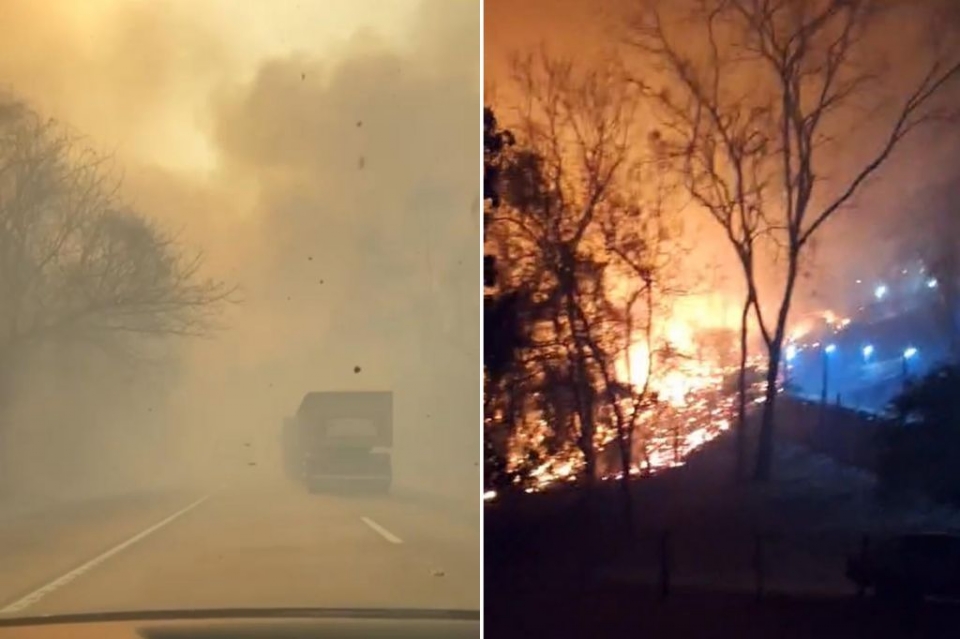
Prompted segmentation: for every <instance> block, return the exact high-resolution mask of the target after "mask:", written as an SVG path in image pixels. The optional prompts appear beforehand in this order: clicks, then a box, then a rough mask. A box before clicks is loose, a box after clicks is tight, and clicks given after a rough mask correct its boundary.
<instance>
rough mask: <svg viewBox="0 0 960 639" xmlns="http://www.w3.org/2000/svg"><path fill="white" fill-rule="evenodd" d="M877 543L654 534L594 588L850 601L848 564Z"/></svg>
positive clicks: (825, 536) (822, 535)
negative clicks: (607, 586) (846, 598)
mask: <svg viewBox="0 0 960 639" xmlns="http://www.w3.org/2000/svg"><path fill="white" fill-rule="evenodd" d="M870 543H871V541H870V538H869V537H867V536H865V535H862V534H857V533H851V532H832V533H830V532H822V531H816V532H814V531H796V532H777V531H759V530H758V531H753V532H745V531H740V532H734V531H728V532H726V533H723V532H719V531H713V534H710V531H703V530H683V529H672V530H659V531H656V530H651V531H645V532H642V533H639V534H637V535H636V536H634V538H633V540H632V542H631V543H628V544H624V545H622V546H620V549H619V551H618V552H616V553H614V554H612V555H611V556H608V557H607V558H606V560H605V561H602V562H599V564H598V565H597V566H596V568H595V569H594V570H592V571H591V572H592V573H593V579H592V581H593V582H595V583H596V582H601V583H608V584H609V583H624V584H631V585H637V586H646V587H649V588H650V589H652V590H656V591H657V592H658V593H659V595H660V596H661V597H669V596H670V595H671V594H672V593H673V592H675V591H677V590H709V591H711V592H749V593H752V594H754V595H755V596H756V597H758V598H762V597H764V596H766V595H769V594H814V595H849V594H853V593H855V592H856V588H855V586H854V584H853V583H852V582H851V581H850V580H849V579H848V578H847V576H846V564H847V559H848V558H849V557H851V556H853V555H856V554H859V553H861V552H863V550H864V549H865V548H866V547H867V546H868V545H869V544H870Z"/></svg>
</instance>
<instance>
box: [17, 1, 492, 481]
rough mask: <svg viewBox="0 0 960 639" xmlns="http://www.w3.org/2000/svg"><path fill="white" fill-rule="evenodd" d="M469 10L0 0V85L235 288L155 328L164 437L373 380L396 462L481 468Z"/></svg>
mask: <svg viewBox="0 0 960 639" xmlns="http://www.w3.org/2000/svg"><path fill="white" fill-rule="evenodd" d="M479 7H480V5H479V3H478V1H477V0H377V1H376V2H357V1H356V0H353V1H350V0H323V1H318V0H300V1H293V0H270V1H267V0H89V1H85V2H75V1H72V0H49V1H46V2H34V1H32V0H5V2H4V3H3V8H2V18H0V87H2V89H3V90H4V91H6V92H8V93H11V94H13V95H15V96H17V97H19V98H21V99H24V100H26V101H27V102H29V103H30V104H31V105H32V106H33V107H34V108H36V109H37V110H39V111H40V112H42V113H44V114H46V115H48V116H50V117H53V118H55V119H57V120H59V121H61V122H63V123H65V124H67V125H69V126H70V127H72V128H73V129H74V130H76V131H77V132H79V133H81V134H82V135H84V136H85V139H86V141H87V142H88V143H89V144H90V145H91V146H93V147H95V148H97V149H100V150H102V151H105V152H109V153H112V154H113V157H114V166H115V168H116V170H117V172H118V174H119V175H122V177H123V191H122V194H123V197H124V199H126V200H127V201H128V202H129V203H130V204H131V205H132V206H133V207H134V208H135V209H136V210H138V211H140V212H142V213H143V214H146V215H148V216H150V217H152V218H154V219H156V220H158V221H159V222H160V223H161V224H162V225H163V226H164V227H165V228H167V229H170V230H171V231H172V232H176V233H177V234H178V236H179V237H180V238H181V240H182V241H183V243H184V247H185V248H186V249H187V250H197V251H202V252H203V254H204V256H205V263H206V268H205V275H207V276H209V277H213V278H217V279H224V280H227V281H228V282H229V283H231V284H236V285H237V286H238V287H239V297H240V299H241V303H240V304H238V305H236V306H233V307H231V308H230V309H229V310H228V312H227V313H226V315H225V316H224V317H223V318H222V324H223V330H221V331H220V332H218V333H217V334H216V335H214V336H212V337H211V338H210V339H207V340H203V341H197V342H189V343H179V344H175V345H172V346H171V350H172V352H174V353H175V359H176V361H177V366H176V371H177V372H176V376H175V378H176V379H175V382H174V383H172V385H171V386H170V387H169V388H168V387H165V389H166V390H165V393H166V394H165V395H164V397H165V400H164V402H165V403H164V406H165V410H166V411H167V412H165V413H164V415H165V416H167V419H168V421H178V422H182V423H184V424H187V423H188V424H189V425H185V426H183V428H182V429H181V431H177V434H176V435H175V436H176V437H177V438H180V443H181V444H183V445H182V448H185V449H191V450H194V451H204V452H203V454H204V455H205V454H207V451H209V450H210V448H211V447H214V448H216V447H231V446H238V445H239V444H238V442H239V441H240V440H243V439H244V438H247V439H249V437H250V436H254V437H255V438H259V441H261V442H263V446H264V447H267V446H269V445H272V444H273V442H274V440H275V438H276V436H277V434H278V433H279V428H280V424H281V421H282V418H283V417H284V416H285V415H287V414H291V413H292V412H293V411H295V409H296V407H297V404H298V403H299V400H300V398H301V397H302V395H303V394H304V393H305V392H307V391H312V390H323V389H331V390H339V389H351V388H361V389H364V388H369V389H392V390H394V391H395V393H396V400H395V401H396V406H397V419H398V423H397V425H396V428H397V434H396V441H397V444H396V445H397V449H398V451H402V452H403V457H402V460H400V463H399V466H400V467H401V468H412V467H413V466H417V467H420V466H422V467H423V468H424V469H425V470H423V472H424V473H427V474H430V473H441V474H442V473H443V472H444V471H446V470H449V468H453V467H456V468H457V469H459V470H458V472H461V475H462V476H461V478H460V479H461V480H462V481H461V483H460V484H459V485H465V483H464V482H466V483H469V482H473V481H474V479H475V480H476V481H475V484H474V485H479V474H478V472H479V471H478V468H477V467H476V466H474V465H473V463H472V462H475V461H476V460H478V459H479V441H480V439H479V429H477V428H476V425H477V424H476V414H477V411H478V409H479V406H480V367H479V366H478V365H477V363H478V362H479V341H480V323H479V322H480V320H479V317H480V310H479V303H480V295H479V290H480V289H479V285H478V284H479V282H480V268H479V258H477V259H474V257H475V256H479V246H480V215H479V212H478V211H479V207H478V205H479V187H480V185H479V181H478V179H477V178H478V176H479V162H480V160H479V158H480V133H479V131H480V129H479V125H478V123H479V121H480V113H481V111H480V102H481V100H480V96H481V88H482V78H481V68H480V66H481V62H480V54H479V50H480V31H479V29H480V8H479ZM174 347H175V348H174ZM356 366H359V367H360V368H361V371H362V372H361V373H359V374H357V373H354V368H355V367H356ZM24 401H25V402H26V401H27V400H24ZM174 416H176V417H174ZM172 436H174V435H172ZM429 440H434V445H435V447H436V448H435V452H436V451H440V452H439V453H436V454H433V455H429V459H426V460H423V459H420V458H419V457H417V455H421V454H422V455H424V456H427V454H426V453H424V452H422V449H423V448H424V446H423V445H422V443H423V441H429ZM443 451H446V452H445V453H444V452H443ZM198 454H199V453H198ZM445 455H446V457H447V459H444V457H445ZM451 455H456V456H458V462H459V463H458V464H453V463H451V462H450V459H452V457H451ZM407 462H409V463H407ZM431 464H432V466H431ZM464 468H466V469H467V470H465V471H464V470H463V469H464ZM400 472H405V471H401V470H398V473H400Z"/></svg>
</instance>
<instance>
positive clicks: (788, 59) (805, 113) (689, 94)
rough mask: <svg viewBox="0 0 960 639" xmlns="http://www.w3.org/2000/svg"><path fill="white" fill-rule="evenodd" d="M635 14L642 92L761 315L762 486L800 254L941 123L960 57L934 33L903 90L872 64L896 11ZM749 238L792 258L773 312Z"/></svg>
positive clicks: (864, 1)
mask: <svg viewBox="0 0 960 639" xmlns="http://www.w3.org/2000/svg"><path fill="white" fill-rule="evenodd" d="M634 4H639V5H640V7H639V8H638V10H637V11H635V12H633V13H632V15H631V17H630V19H629V21H628V29H627V40H628V42H629V44H631V45H632V46H633V47H634V48H635V49H636V50H637V51H638V52H640V53H641V54H643V57H644V59H645V60H647V61H649V62H651V63H652V67H651V72H650V73H649V74H646V75H645V76H644V77H643V78H642V79H641V81H642V84H643V86H644V88H645V89H646V90H647V92H648V94H649V95H651V96H653V97H654V98H655V102H656V103H657V105H658V106H659V107H660V113H661V115H662V120H661V131H663V132H664V137H665V138H667V140H668V142H670V143H671V144H672V145H673V146H674V147H675V148H685V149H687V153H686V155H687V157H689V158H690V159H691V161H690V162H689V163H688V166H687V167H686V169H685V171H686V181H687V183H688V185H693V186H695V187H696V189H695V190H697V191H700V192H701V193H707V194H713V197H710V198H708V199H707V201H706V202H701V204H703V205H704V207H705V208H706V209H707V210H708V211H710V212H711V213H712V214H713V215H714V218H715V219H717V220H718V222H720V226H721V227H722V228H724V230H725V231H727V235H728V239H729V240H730V243H731V246H733V248H734V250H735V251H736V253H737V257H738V259H739V262H740V265H741V267H742V270H743V275H744V280H745V284H746V288H747V295H746V302H745V307H744V308H745V309H748V308H749V307H750V306H752V307H753V310H754V317H755V319H756V323H757V327H758V330H759V332H760V335H761V337H762V338H763V342H764V344H765V346H766V355H767V374H766V392H765V404H764V407H763V414H762V418H761V425H760V433H759V445H758V451H757V460H756V466H755V469H754V477H755V479H757V480H766V479H768V478H769V476H770V473H771V461H772V453H773V441H774V415H775V402H776V396H777V377H778V370H779V367H780V363H781V354H782V348H783V343H784V338H785V335H786V330H787V322H788V318H789V313H790V307H791V302H792V300H793V294H794V290H795V287H796V284H797V277H798V274H799V272H800V265H801V262H802V259H803V257H804V255H805V251H806V250H807V249H809V247H810V246H811V245H812V241H813V239H814V238H815V237H816V235H817V234H818V233H819V232H820V231H821V229H822V228H823V227H824V225H825V223H826V222H827V221H828V220H829V219H830V218H831V217H832V216H833V215H835V214H836V213H837V212H839V211H841V210H843V209H844V208H845V207H847V206H848V205H849V204H850V203H851V201H852V199H853V198H854V196H855V195H857V193H858V192H859V191H860V190H861V189H862V187H863V186H864V184H865V183H866V182H867V180H868V179H869V178H870V177H872V176H873V175H875V174H876V173H877V171H878V170H879V169H880V168H881V167H882V166H883V165H884V163H885V162H886V161H887V159H888V158H889V157H890V156H891V154H892V153H893V151H894V150H895V149H896V148H897V147H898V146H899V145H900V143H901V142H902V141H903V140H904V139H905V138H907V136H909V135H910V134H911V133H914V132H915V131H917V130H918V128H919V127H920V126H921V125H924V124H928V123H934V122H938V121H943V120H944V118H945V117H946V116H947V113H946V112H945V111H944V109H943V106H942V104H941V102H940V100H939V98H940V97H941V94H942V93H943V92H944V89H945V88H946V87H948V86H949V85H950V83H951V82H953V81H954V80H956V79H957V77H958V75H960V57H958V52H957V51H951V50H948V48H947V46H948V42H949V41H948V39H946V38H944V37H943V33H942V30H941V31H938V30H933V31H930V32H929V33H928V34H927V40H926V42H928V43H929V44H930V47H931V48H930V50H929V51H928V52H924V53H926V54H927V56H926V58H925V59H924V60H923V62H922V64H919V65H918V64H914V63H915V62H916V59H915V58H914V59H911V60H910V62H911V64H904V65H903V67H905V68H904V69H897V71H901V70H902V71H903V73H909V72H910V71H916V69H917V68H919V71H916V73H915V74H914V75H915V77H914V78H913V80H912V81H911V82H908V83H904V82H903V81H902V79H901V78H900V77H898V75H899V74H898V73H894V72H893V71H891V69H890V68H889V65H888V64H887V61H885V60H884V56H882V55H880V54H878V52H877V50H876V47H878V46H881V45H883V44H885V42H884V41H883V39H882V34H881V32H880V29H881V28H882V27H883V26H884V25H889V24H890V22H891V21H892V20H895V19H896V18H897V16H898V14H897V12H898V11H902V10H904V5H903V4H902V3H897V2H887V1H884V0H777V1H772V0H691V1H690V2H685V3H682V4H683V7H684V11H678V12H677V5H678V3H675V2H674V3H670V4H671V5H672V6H671V9H672V10H673V11H675V12H676V13H674V14H673V16H672V17H671V16H669V15H668V14H667V13H666V11H664V8H665V7H666V5H665V4H661V5H659V6H658V4H657V3H650V2H639V3H634ZM913 4H914V5H917V4H918V3H913ZM923 4H924V8H926V9H930V11H932V10H933V9H932V4H927V3H923ZM914 9H916V7H914ZM681 14H682V15H681ZM917 15H919V13H918V14H917ZM926 15H927V16H928V17H929V15H931V14H930V13H929V12H927V13H926ZM901 17H902V16H901ZM915 19H916V16H915ZM681 31H682V33H681ZM697 43H703V44H702V46H700V45H698V44H697ZM887 44H888V43H887ZM658 75H659V76H660V77H659V78H658V77H657V76H658ZM888 98H889V99H888ZM891 102H892V103H894V104H893V106H891ZM867 120H869V121H870V123H871V125H873V126H875V127H876V130H877V131H878V133H877V135H876V136H875V137H872V142H873V148H872V149H870V150H869V152H868V153H867V155H866V157H858V158H850V160H851V163H852V164H853V165H854V168H853V169H852V170H851V171H849V172H847V171H845V170H841V169H840V165H841V163H840V162H836V161H835V159H836V158H843V159H847V157H844V156H843V155H842V154H843V153H844V152H846V153H849V151H850V149H855V148H858V147H859V146H860V145H859V144H851V142H852V140H853V139H854V138H853V137H851V136H852V135H853V132H854V128H855V127H854V126H853V123H857V122H860V123H863V122H865V121H867ZM844 145H845V146H844ZM828 150H829V151H831V152H832V154H833V155H830V154H828V153H827V151H828ZM718 178H722V179H718ZM718 189H719V192H717V190H718ZM741 189H742V190H743V191H744V192H743V193H741ZM751 189H753V190H754V192H753V193H752V194H751ZM691 190H693V189H691ZM731 204H733V205H734V208H733V209H730V208H729V207H730V205H731ZM717 212H720V213H721V215H720V216H717ZM728 216H730V217H728ZM744 216H747V217H746V218H745V217H744ZM749 218H752V219H749ZM748 229H752V230H751V231H750V232H749V233H747V234H744V233H743V232H745V231H747V230H748ZM731 230H736V231H741V233H734V234H731V233H730V231H731ZM748 235H749V236H752V237H753V238H754V239H755V238H757V237H760V236H761V235H764V236H766V237H768V238H769V239H770V241H771V242H772V244H773V246H774V248H775V249H776V250H778V251H781V252H782V253H783V254H784V255H783V257H784V259H783V260H782V261H781V262H780V265H781V266H780V269H779V271H780V273H779V275H780V276H781V277H780V280H781V281H780V282H779V284H780V287H781V288H780V291H779V292H777V293H776V295H775V297H774V300H773V301H774V304H772V305H767V304H765V303H764V302H765V300H763V299H761V297H760V294H759V292H758V289H759V287H758V282H757V274H756V262H755V260H754V259H753V254H754V253H753V251H752V250H751V251H750V253H749V259H747V256H746V255H745V254H744V249H745V247H746V246H747V236H748ZM750 242H751V246H752V240H751V241H750Z"/></svg>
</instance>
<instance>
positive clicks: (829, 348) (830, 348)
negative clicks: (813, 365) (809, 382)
mask: <svg viewBox="0 0 960 639" xmlns="http://www.w3.org/2000/svg"><path fill="white" fill-rule="evenodd" d="M836 350H837V345H836V344H827V345H826V346H824V347H823V386H822V388H821V389H820V402H821V403H822V404H823V405H824V406H826V405H827V387H828V385H829V381H830V366H829V363H830V358H829V355H830V354H832V353H833V352H835V351H836Z"/></svg>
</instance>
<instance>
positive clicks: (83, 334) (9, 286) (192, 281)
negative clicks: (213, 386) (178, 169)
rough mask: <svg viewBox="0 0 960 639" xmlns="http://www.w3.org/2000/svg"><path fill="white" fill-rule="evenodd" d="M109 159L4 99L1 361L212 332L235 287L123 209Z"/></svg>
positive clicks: (0, 139)
mask: <svg viewBox="0 0 960 639" xmlns="http://www.w3.org/2000/svg"><path fill="white" fill-rule="evenodd" d="M109 169H110V167H109V158H108V157H107V156H104V155H101V154H99V153H97V152H96V151H93V150H92V149H90V148H89V147H88V146H86V145H85V144H84V143H83V140H82V139H81V138H80V137H78V136H77V135H74V134H73V133H71V132H70V131H69V130H67V129H66V128H65V127H63V126H61V125H60V124H58V123H57V122H55V121H53V120H49V119H44V118H42V117H41V116H40V115H38V114H37V113H35V112H33V111H32V110H30V109H29V108H28V107H27V106H26V105H24V104H22V103H19V102H15V101H7V102H4V103H3V104H2V105H0V300H2V305H0V368H2V369H7V370H10V369H11V368H12V367H13V366H15V363H16V361H17V359H18V358H19V357H20V356H21V355H23V354H24V353H25V352H27V351H29V350H30V349H31V348H33V347H35V346H38V345H41V344H44V343H50V342H65V343H81V342H82V343H89V344H93V345H97V346H99V347H102V348H105V349H108V350H114V351H119V352H129V351H130V349H131V348H133V347H134V346H135V344H136V343H137V341H138V339H139V338H150V337H166V336H199V335H205V334H207V333H208V331H209V330H211V329H212V328H214V326H215V323H214V320H215V316H216V313H217V312H218V311H219V310H220V308H221V306H222V304H223V303H225V302H228V301H230V300H231V299H232V295H233V292H234V289H232V288H231V287H228V286H227V285H225V284H224V283H222V282H219V281H215V280H210V279H204V278H203V277H202V276H201V269H202V266H203V260H202V255H199V254H197V255H187V254H185V253H184V252H183V251H182V250H181V248H180V246H179V245H178V242H177V238H176V237H174V236H171V235H168V234H166V233H164V232H163V231H162V230H161V229H160V228H159V227H158V226H157V225H156V224H154V223H152V222H151V221H149V220H148V219H146V218H144V217H142V216H139V215H137V214H136V213H135V212H133V211H131V210H129V209H128V208H126V207H125V206H124V205H123V202H122V200H121V199H120V197H119V195H118V191H119V186H120V185H119V181H118V180H115V179H113V178H112V177H111V172H110V170H109Z"/></svg>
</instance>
